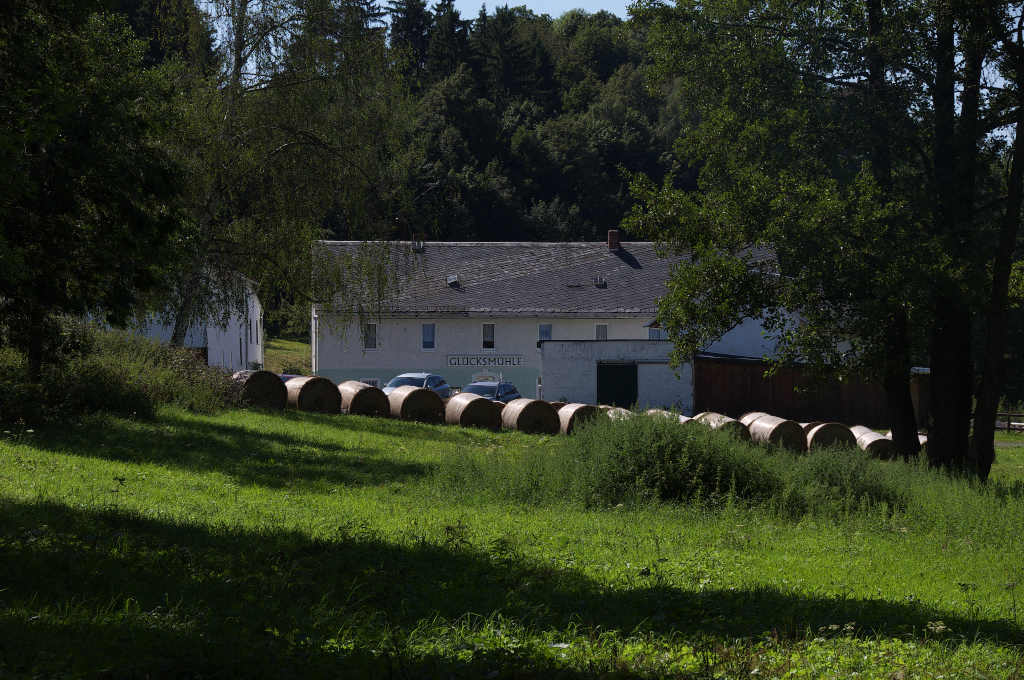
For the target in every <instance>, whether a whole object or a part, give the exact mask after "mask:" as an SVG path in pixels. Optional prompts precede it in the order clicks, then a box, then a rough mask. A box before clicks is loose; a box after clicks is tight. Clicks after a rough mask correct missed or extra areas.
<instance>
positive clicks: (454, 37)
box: [426, 0, 472, 82]
mask: <svg viewBox="0 0 1024 680" xmlns="http://www.w3.org/2000/svg"><path fill="white" fill-rule="evenodd" d="M470 23H472V22H469V21H464V20H463V19H462V18H461V17H460V15H459V10H457V9H455V6H454V4H453V3H452V1H451V0H442V2H440V3H438V4H437V5H435V6H434V25H433V27H432V28H431V31H430V43H429V44H428V46H427V60H426V75H427V80H429V81H430V82H438V81H440V80H443V79H445V78H447V77H448V76H450V75H452V74H453V73H455V71H456V70H457V69H458V68H459V65H460V64H464V63H466V62H467V61H468V59H469V57H470V51H469V25H470Z"/></svg>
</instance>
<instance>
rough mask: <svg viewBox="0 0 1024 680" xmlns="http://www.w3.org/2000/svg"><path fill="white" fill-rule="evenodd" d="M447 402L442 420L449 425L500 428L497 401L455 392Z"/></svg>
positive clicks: (468, 393) (499, 413) (477, 395)
mask: <svg viewBox="0 0 1024 680" xmlns="http://www.w3.org/2000/svg"><path fill="white" fill-rule="evenodd" d="M447 402H448V403H446V404H445V405H444V421H445V422H446V423H448V424H449V425H461V426H462V427H482V428H484V429H487V430H500V429H501V409H500V408H498V406H497V404H498V403H499V402H494V401H491V400H490V399H488V398H486V397H481V396H480V395H479V394H472V393H470V392H462V393H461V394H456V395H455V396H454V397H451V398H449V399H448V400H447Z"/></svg>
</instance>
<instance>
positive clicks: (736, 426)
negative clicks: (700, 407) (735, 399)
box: [694, 411, 750, 440]
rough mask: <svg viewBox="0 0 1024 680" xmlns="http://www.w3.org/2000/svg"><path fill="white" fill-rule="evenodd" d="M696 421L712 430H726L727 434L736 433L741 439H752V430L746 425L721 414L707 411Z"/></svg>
mask: <svg viewBox="0 0 1024 680" xmlns="http://www.w3.org/2000/svg"><path fill="white" fill-rule="evenodd" d="M694 420H696V421H698V422H701V423H705V424H706V425H707V426H708V427H710V428H711V429H712V430H724V431H725V432H732V433H735V434H736V436H737V437H739V438H740V439H743V440H749V439H750V429H749V428H747V426H746V425H744V424H743V423H741V422H740V421H738V420H736V419H734V418H730V417H729V416H724V415H722V414H721V413H714V412H711V411H706V412H704V413H701V414H700V415H699V416H697V417H696V418H694Z"/></svg>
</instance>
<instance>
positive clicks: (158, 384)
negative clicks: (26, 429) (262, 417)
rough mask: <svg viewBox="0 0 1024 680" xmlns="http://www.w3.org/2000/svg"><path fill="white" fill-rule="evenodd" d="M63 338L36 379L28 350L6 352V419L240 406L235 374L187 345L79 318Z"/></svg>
mask: <svg viewBox="0 0 1024 680" xmlns="http://www.w3.org/2000/svg"><path fill="white" fill-rule="evenodd" d="M62 335H63V337H62V338H61V340H62V342H60V343H57V345H56V349H55V351H54V352H53V353H52V354H51V356H50V358H49V360H48V362H47V363H46V364H44V366H43V369H42V372H41V375H40V379H39V380H38V381H37V382H32V381H30V380H29V377H28V362H27V360H26V358H25V357H24V356H23V355H22V354H21V353H19V352H17V351H15V350H13V349H11V348H0V422H14V421H16V420H19V419H21V420H24V421H25V422H26V423H32V424H41V423H44V422H52V421H57V420H65V419H67V418H70V417H74V416H79V415H84V414H88V413H97V412H105V413H116V414H120V415H133V414H134V415H135V416H136V417H139V418H149V417H152V416H153V415H154V413H155V412H156V409H157V408H159V407H160V406H162V405H167V404H174V405H177V406H180V407H182V408H185V409H188V410H190V411H197V412H203V413H209V412H214V411H217V410H220V409H223V408H225V407H227V406H230V405H231V404H232V403H234V402H236V401H237V396H238V395H237V387H236V386H235V384H234V383H233V382H232V381H231V378H230V375H229V374H228V373H227V372H226V371H224V370H223V369H220V368H212V367H209V366H207V365H206V364H205V363H203V361H202V360H201V359H200V358H199V356H198V355H197V354H196V353H195V352H194V351H193V350H190V349H188V348H182V347H170V346H167V345H163V344H160V343H158V342H155V341H152V340H149V339H147V338H143V337H139V336H136V335H132V334H128V333H122V332H119V331H107V330H103V329H100V328H97V327H95V326H90V325H88V324H84V323H81V322H77V321H66V322H65V324H64V327H63V331H62Z"/></svg>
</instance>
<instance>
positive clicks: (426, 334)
mask: <svg viewBox="0 0 1024 680" xmlns="http://www.w3.org/2000/svg"><path fill="white" fill-rule="evenodd" d="M423 349H434V324H432V323H425V324H423Z"/></svg>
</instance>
